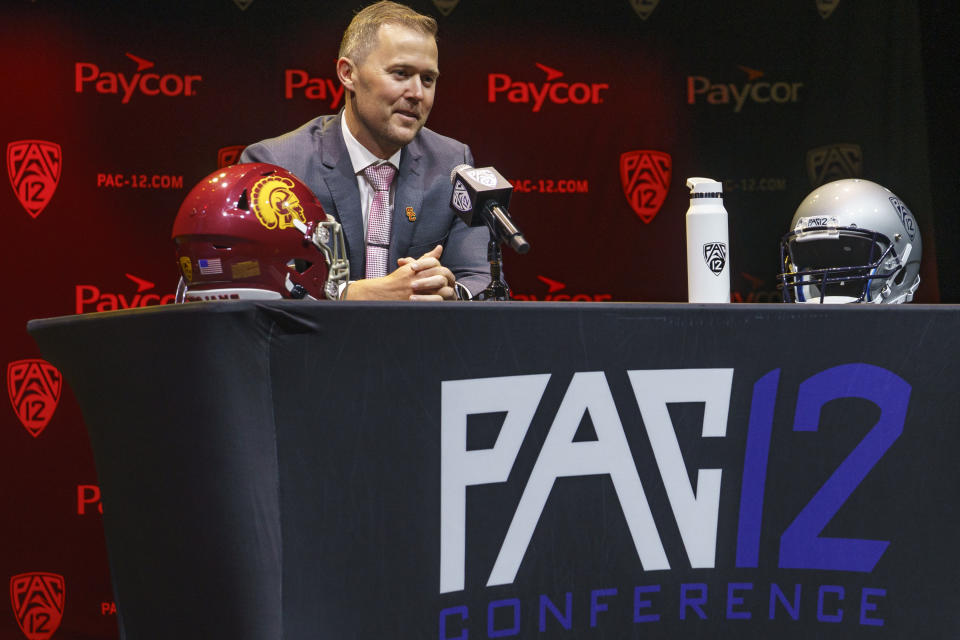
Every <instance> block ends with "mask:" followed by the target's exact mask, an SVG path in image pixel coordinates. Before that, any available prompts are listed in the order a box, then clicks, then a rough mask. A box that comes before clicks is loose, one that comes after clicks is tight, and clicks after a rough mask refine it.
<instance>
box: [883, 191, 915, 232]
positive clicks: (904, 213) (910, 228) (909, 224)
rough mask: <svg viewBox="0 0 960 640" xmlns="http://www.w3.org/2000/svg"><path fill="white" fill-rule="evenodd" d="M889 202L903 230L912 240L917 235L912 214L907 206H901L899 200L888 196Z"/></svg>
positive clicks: (901, 203) (901, 202)
mask: <svg viewBox="0 0 960 640" xmlns="http://www.w3.org/2000/svg"><path fill="white" fill-rule="evenodd" d="M889 200H890V204H892V205H893V208H894V209H895V210H896V212H897V216H898V217H899V218H900V222H901V224H903V230H904V231H906V232H907V235H908V236H910V239H911V240H913V238H914V236H916V235H917V222H916V220H914V219H913V214H912V213H911V212H910V209H908V208H907V205H905V204H903V201H902V200H900V198H898V197H896V196H890V197H889Z"/></svg>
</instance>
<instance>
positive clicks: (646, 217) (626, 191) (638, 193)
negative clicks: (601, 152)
mask: <svg viewBox="0 0 960 640" xmlns="http://www.w3.org/2000/svg"><path fill="white" fill-rule="evenodd" d="M672 167H673V161H672V159H671V158H670V154H669V153H666V152H663V151H651V150H648V149H636V150H634V151H627V152H625V153H622V154H621V155H620V183H621V184H622V185H623V195H625V196H626V197H627V202H629V203H630V206H631V207H633V210H634V212H635V213H636V214H637V215H638V216H640V219H641V220H643V221H644V223H647V224H649V223H650V221H651V220H653V218H654V216H656V215H657V212H659V211H660V207H662V206H663V201H664V200H666V199H667V192H668V191H669V190H670V175H671V172H672Z"/></svg>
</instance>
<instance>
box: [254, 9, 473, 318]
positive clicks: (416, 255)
mask: <svg viewBox="0 0 960 640" xmlns="http://www.w3.org/2000/svg"><path fill="white" fill-rule="evenodd" d="M436 34H437V23H436V20H434V19H433V18H431V17H429V16H424V15H421V14H419V13H416V12H415V11H413V10H412V9H410V8H409V7H406V6H404V5H401V4H397V3H394V2H389V1H382V2H377V3H376V4H373V5H370V6H368V7H366V8H365V9H363V10H362V11H360V12H359V13H357V15H356V16H354V19H353V20H352V21H351V22H350V25H349V26H348V27H347V30H346V31H345V32H344V35H343V41H342V42H341V44H340V54H339V56H340V57H339V59H338V60H337V76H338V77H339V78H340V82H341V83H342V84H343V86H344V89H345V91H344V94H345V99H346V101H345V106H344V109H343V110H342V111H341V112H340V113H339V114H336V115H329V116H321V117H319V118H316V119H314V120H311V121H310V122H308V123H306V124H305V125H303V126H301V127H300V128H299V129H296V130H295V131H291V132H290V133H287V134H284V135H282V136H280V137H278V138H271V139H269V140H264V141H262V142H258V143H256V144H252V145H250V146H249V147H247V149H246V150H245V151H244V152H243V155H242V156H241V158H240V160H241V162H269V163H272V164H277V165H280V166H282V167H284V168H286V169H287V170H289V171H291V172H292V173H294V174H295V175H297V176H298V177H299V178H300V179H301V180H303V182H304V183H305V184H306V185H307V186H308V187H310V189H311V190H312V191H313V192H314V193H315V194H316V196H317V198H318V199H319V200H320V204H322V205H323V208H324V210H325V211H326V212H327V214H329V215H332V216H333V217H335V218H336V219H337V220H338V221H339V222H340V224H341V225H342V227H343V233H344V237H345V240H346V245H347V254H348V256H349V259H350V273H351V278H357V279H355V280H353V281H351V282H350V283H349V285H347V286H345V287H341V292H340V297H341V299H349V300H453V299H457V298H463V297H469V295H470V293H474V294H475V293H478V292H479V291H481V290H482V289H483V288H484V287H485V286H486V284H487V283H488V282H489V279H490V277H489V266H488V264H487V261H486V247H487V241H488V240H489V233H488V231H487V229H486V227H474V228H469V227H467V226H466V225H464V224H463V222H462V221H460V219H459V218H458V217H457V215H456V212H455V211H454V210H453V209H452V208H451V207H450V198H451V194H452V186H451V182H450V173H451V171H452V169H453V168H454V167H455V166H457V165H459V164H464V163H466V164H470V165H472V164H473V157H472V155H471V154H470V149H469V147H467V146H466V145H464V144H462V143H460V142H457V141H456V140H453V139H452V138H447V137H444V136H441V135H439V134H437V133H434V132H433V131H431V130H429V129H427V128H425V127H424V126H423V125H424V123H426V121H427V116H428V115H430V109H431V108H432V107H433V98H434V93H435V91H436V85H437V78H438V76H439V75H440V71H439V64H438V53H437V41H436ZM394 265H395V266H394Z"/></svg>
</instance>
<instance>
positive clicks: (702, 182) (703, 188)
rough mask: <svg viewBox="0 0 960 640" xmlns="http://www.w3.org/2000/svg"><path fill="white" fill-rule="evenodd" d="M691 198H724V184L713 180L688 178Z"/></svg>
mask: <svg viewBox="0 0 960 640" xmlns="http://www.w3.org/2000/svg"><path fill="white" fill-rule="evenodd" d="M687 188H688V189H690V197H691V198H722V197H723V184H722V183H720V182H717V181H716V180H713V179H711V178H687Z"/></svg>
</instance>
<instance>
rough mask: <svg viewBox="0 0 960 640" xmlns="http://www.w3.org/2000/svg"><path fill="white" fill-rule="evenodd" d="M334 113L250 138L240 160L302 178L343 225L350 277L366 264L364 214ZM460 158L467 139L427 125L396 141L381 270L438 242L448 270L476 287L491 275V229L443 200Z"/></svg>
mask: <svg viewBox="0 0 960 640" xmlns="http://www.w3.org/2000/svg"><path fill="white" fill-rule="evenodd" d="M340 118H341V115H340V114H337V115H329V116H320V117H319V118H315V119H313V120H311V121H310V122H308V123H306V124H304V125H303V126H301V127H300V128H298V129H296V130H294V131H291V132H290V133H286V134H284V135H282V136H279V137H277V138H270V139H268V140H263V141H261V142H257V143H254V144H252V145H250V146H249V147H247V148H246V150H245V151H244V152H243V154H242V155H241V156H240V162H268V163H271V164H276V165H279V166H281V167H283V168H285V169H287V170H288V171H290V172H292V173H293V174H294V175H296V176H297V177H298V178H300V179H301V180H303V182H304V184H306V185H307V186H308V187H310V190H311V191H313V193H314V194H316V196H317V199H318V200H320V204H321V205H323V209H324V211H326V213H327V214H328V215H332V216H333V217H334V218H336V219H337V220H338V221H339V222H340V224H341V226H342V227H343V235H344V239H345V241H346V245H347V257H348V258H349V260H350V277H351V278H352V279H357V278H362V277H363V274H364V273H365V270H366V247H365V244H364V233H363V214H362V213H361V211H360V191H359V189H358V188H357V178H356V176H355V175H354V173H353V165H352V164H351V163H350V154H349V153H347V147H346V145H345V144H344V142H343V132H342V131H341V130H340ZM463 163H466V164H470V165H472V164H473V156H472V155H471V154H470V149H469V147H467V146H466V145H464V144H462V143H460V142H457V141H456V140H454V139H452V138H447V137H445V136H441V135H439V134H437V133H434V132H433V131H431V130H429V129H427V128H423V129H421V130H420V133H418V134H417V136H416V137H415V138H414V139H413V141H411V142H410V144H408V145H407V146H406V147H404V148H403V151H402V152H401V154H400V170H399V171H398V172H397V176H396V178H395V180H397V183H396V187H397V188H396V194H395V196H394V206H393V221H392V224H393V229H392V231H391V238H390V252H389V258H388V260H389V262H388V263H387V264H388V270H392V269H393V268H396V264H397V259H398V258H403V257H406V256H410V257H413V258H418V257H420V256H421V255H423V254H424V253H426V252H427V251H429V250H430V249H432V248H433V247H435V246H436V245H438V244H442V245H443V255H442V257H441V258H440V261H441V262H442V263H443V264H444V266H446V267H447V268H448V269H450V270H451V271H452V272H453V274H454V276H455V277H456V278H457V282H459V283H460V284H462V285H464V286H466V287H467V288H468V289H469V290H470V292H471V293H473V294H476V293H478V292H479V291H482V290H483V288H484V287H486V286H487V284H488V283H489V282H490V267H489V264H488V262H487V259H486V257H487V242H488V240H489V237H490V236H489V231H488V230H487V228H486V227H473V228H470V227H467V226H466V225H464V224H463V222H462V221H461V220H460V218H459V217H458V216H457V214H456V211H454V209H453V208H452V207H451V206H450V198H451V195H452V193H453V187H452V186H451V184H450V172H451V170H452V169H453V168H454V167H455V166H457V165H458V164H463ZM408 211H410V212H411V213H412V214H414V216H415V218H416V219H415V220H410V218H411V217H413V216H410V215H408Z"/></svg>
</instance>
